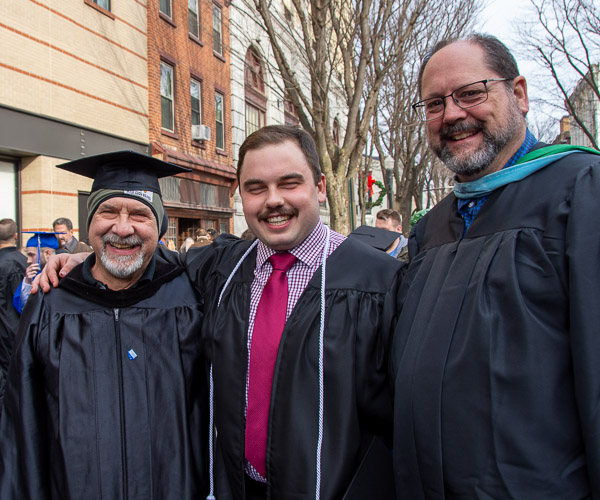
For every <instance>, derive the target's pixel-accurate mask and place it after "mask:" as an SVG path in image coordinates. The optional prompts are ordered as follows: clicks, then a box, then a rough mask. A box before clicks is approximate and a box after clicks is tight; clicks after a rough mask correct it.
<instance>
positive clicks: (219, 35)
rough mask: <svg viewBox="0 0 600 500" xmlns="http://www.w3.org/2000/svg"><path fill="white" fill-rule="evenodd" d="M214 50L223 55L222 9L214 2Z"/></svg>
mask: <svg viewBox="0 0 600 500" xmlns="http://www.w3.org/2000/svg"><path fill="white" fill-rule="evenodd" d="M213 50H214V51H215V53H217V54H219V55H223V25H222V22H221V9H220V8H219V7H217V6H216V5H214V4H213Z"/></svg>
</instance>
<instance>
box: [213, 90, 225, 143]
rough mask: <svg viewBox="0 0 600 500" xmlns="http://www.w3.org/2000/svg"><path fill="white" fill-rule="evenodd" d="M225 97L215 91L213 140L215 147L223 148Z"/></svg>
mask: <svg viewBox="0 0 600 500" xmlns="http://www.w3.org/2000/svg"><path fill="white" fill-rule="evenodd" d="M224 102H225V97H224V96H223V94H220V93H219V92H215V121H216V127H215V140H216V144H217V149H225V120H224V116H225V110H224Z"/></svg>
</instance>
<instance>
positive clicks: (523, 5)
mask: <svg viewBox="0 0 600 500" xmlns="http://www.w3.org/2000/svg"><path fill="white" fill-rule="evenodd" d="M532 12H533V11H532V6H531V4H530V2H529V0H488V1H487V6H486V8H485V9H484V11H483V15H482V16H481V22H480V24H479V27H478V29H479V31H481V32H483V33H490V34H492V35H494V36H496V37H498V38H499V39H500V40H501V41H502V42H504V43H505V44H506V46H507V47H508V48H509V49H510V50H511V52H512V53H513V55H514V56H515V57H516V59H517V63H518V64H519V71H520V72H521V74H522V75H523V76H524V77H525V78H526V79H527V85H528V90H529V98H530V100H531V99H533V98H541V99H553V100H554V101H556V96H558V90H555V91H554V92H556V94H555V95H554V96H552V95H548V91H547V90H546V91H544V90H542V89H540V88H539V87H538V86H536V82H537V81H539V80H540V78H544V79H545V80H546V81H548V80H547V79H548V78H551V77H550V76H549V74H546V73H543V72H542V70H541V68H540V66H539V65H537V64H536V63H535V61H534V60H533V59H532V58H531V57H528V56H527V54H524V53H523V51H522V50H520V49H521V47H520V44H519V43H518V40H519V38H518V34H517V26H518V24H519V23H520V22H521V21H522V20H524V19H528V18H529V19H532V18H533V16H534V14H532ZM540 75H544V76H540ZM552 88H553V89H554V86H552ZM539 108H540V106H539V104H536V103H534V104H533V105H532V107H531V110H530V113H529V119H530V122H531V121H534V120H537V119H539V120H544V119H546V116H547V115H548V114H550V115H551V116H552V117H553V118H554V119H555V120H556V124H555V125H553V132H554V133H555V134H558V132H559V125H558V120H559V119H560V118H561V116H563V115H564V114H565V112H564V111H563V112H561V111H559V110H556V109H550V108H546V109H545V110H544V113H540V112H539V111H538V113H537V114H536V109H538V110H539Z"/></svg>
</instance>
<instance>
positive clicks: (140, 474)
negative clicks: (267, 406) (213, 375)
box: [0, 259, 208, 500]
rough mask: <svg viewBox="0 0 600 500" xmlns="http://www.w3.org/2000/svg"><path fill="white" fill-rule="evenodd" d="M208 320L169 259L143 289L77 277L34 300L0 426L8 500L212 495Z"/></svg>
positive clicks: (159, 499) (1, 491)
mask: <svg viewBox="0 0 600 500" xmlns="http://www.w3.org/2000/svg"><path fill="white" fill-rule="evenodd" d="M201 311H202V306H201V303H200V302H199V301H198V299H197V297H196V295H195V293H194V291H193V289H192V287H191V285H190V283H189V280H188V278H187V276H186V275H185V273H183V274H182V269H181V268H177V267H176V266H172V265H171V264H166V263H163V262H161V261H160V260H159V259H157V262H156V268H155V272H154V277H153V279H152V281H145V282H140V283H138V286H136V287H135V288H130V289H127V290H123V291H110V290H101V289H99V288H96V287H94V286H92V285H88V284H87V283H85V282H84V281H83V273H82V266H79V267H77V268H75V269H74V270H73V271H72V272H71V273H70V274H69V275H68V276H67V277H66V278H64V279H63V280H62V281H61V283H60V286H59V288H57V289H55V290H52V292H51V293H49V294H48V295H41V294H38V295H32V296H31V298H30V300H29V303H28V304H27V307H26V308H25V310H24V313H23V317H22V320H21V324H20V327H19V333H18V338H17V342H18V344H17V345H16V350H15V354H14V357H13V359H12V361H11V365H10V368H9V373H8V380H7V386H6V395H5V399H4V408H3V412H2V416H1V418H0V498H2V500H11V499H13V500H23V499H35V500H38V499H56V500H68V499H72V500H83V499H85V500H90V499H101V498H102V499H111V500H117V499H123V500H124V499H128V500H134V499H136V500H149V499H155V500H167V499H168V500H174V499H180V500H183V499H185V500H196V499H198V498H202V497H203V495H204V496H205V495H206V493H207V489H208V488H207V486H206V484H207V483H206V479H207V476H206V474H205V467H206V460H205V459H206V456H205V453H206V446H205V444H206V428H207V426H208V420H207V419H206V410H207V405H206V402H207V400H208V398H207V385H206V376H205V364H204V363H205V362H204V360H203V358H202V348H201V345H200V327H201V320H202V312H201ZM203 443H204V445H203Z"/></svg>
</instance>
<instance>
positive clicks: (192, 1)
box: [188, 0, 200, 38]
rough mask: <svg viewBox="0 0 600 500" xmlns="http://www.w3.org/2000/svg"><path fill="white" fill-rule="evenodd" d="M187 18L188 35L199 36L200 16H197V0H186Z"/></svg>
mask: <svg viewBox="0 0 600 500" xmlns="http://www.w3.org/2000/svg"><path fill="white" fill-rule="evenodd" d="M188 20H189V25H190V35H193V36H194V37H196V38H200V22H199V21H200V17H199V16H198V0H188Z"/></svg>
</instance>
